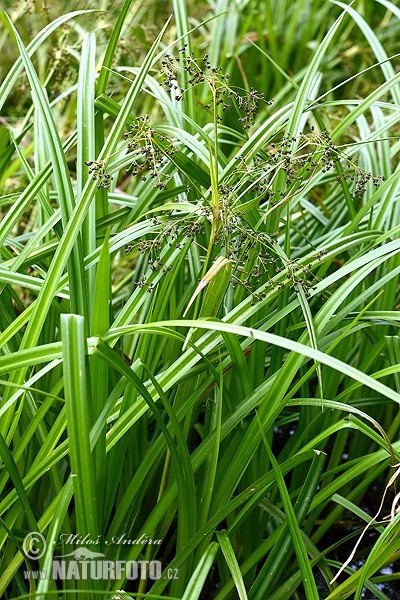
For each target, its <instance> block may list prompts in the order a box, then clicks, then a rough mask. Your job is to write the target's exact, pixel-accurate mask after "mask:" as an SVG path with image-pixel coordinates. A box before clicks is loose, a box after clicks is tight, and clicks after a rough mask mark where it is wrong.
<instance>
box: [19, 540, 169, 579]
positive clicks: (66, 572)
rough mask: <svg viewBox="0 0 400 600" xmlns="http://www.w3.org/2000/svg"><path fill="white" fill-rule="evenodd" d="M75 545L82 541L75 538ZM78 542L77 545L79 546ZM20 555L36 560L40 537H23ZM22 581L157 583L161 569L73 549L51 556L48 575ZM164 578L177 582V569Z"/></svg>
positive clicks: (155, 563) (42, 546) (30, 574)
mask: <svg viewBox="0 0 400 600" xmlns="http://www.w3.org/2000/svg"><path fill="white" fill-rule="evenodd" d="M75 539H76V540H77V541H78V540H79V541H81V540H83V539H84V538H79V536H75ZM79 541H78V543H79ZM22 548H23V551H24V554H25V555H26V557H27V558H29V559H31V560H38V559H40V558H42V556H44V554H45V552H46V540H45V538H44V536H43V535H42V534H41V533H39V532H37V531H35V532H31V533H30V534H28V535H27V536H25V539H24V542H23V545H22ZM24 576H25V579H53V580H55V581H57V580H70V579H73V580H88V579H93V580H96V579H97V580H119V579H127V580H129V581H132V580H137V579H151V580H157V579H160V578H161V576H162V565H161V562H160V561H159V560H108V559H107V558H106V555H105V554H103V553H102V552H94V551H93V550H90V549H89V548H87V547H86V546H81V547H78V548H75V549H74V550H73V551H72V552H70V553H69V554H62V555H60V556H54V557H53V559H52V564H51V573H49V572H48V571H25V572H24ZM164 576H165V577H166V578H168V579H177V578H178V571H177V569H167V572H166V573H165V574H164Z"/></svg>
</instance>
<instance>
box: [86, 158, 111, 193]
mask: <svg viewBox="0 0 400 600" xmlns="http://www.w3.org/2000/svg"><path fill="white" fill-rule="evenodd" d="M85 165H86V166H87V167H89V175H91V176H92V178H93V179H95V180H97V181H98V182H99V183H98V186H97V187H98V188H99V189H100V188H104V189H108V188H109V187H110V183H111V175H110V174H109V173H107V172H106V169H105V163H104V161H103V160H91V161H87V162H85Z"/></svg>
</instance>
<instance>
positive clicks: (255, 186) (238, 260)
mask: <svg viewBox="0 0 400 600" xmlns="http://www.w3.org/2000/svg"><path fill="white" fill-rule="evenodd" d="M281 169H282V170H283V171H284V172H285V186H284V187H283V189H280V190H278V191H276V190H275V189H274V185H273V182H274V174H276V173H277V171H279V170H281ZM317 172H321V173H323V174H324V175H326V182H327V183H328V184H330V185H332V184H333V185H334V183H335V181H338V182H339V181H340V182H341V181H342V180H346V181H348V182H349V183H350V186H349V187H350V189H351V190H352V191H351V195H352V197H353V198H354V199H356V198H358V197H360V195H361V194H363V193H364V192H365V186H366V185H367V183H368V182H369V181H372V182H373V184H374V185H379V183H380V181H381V180H382V179H384V178H383V177H373V176H372V175H371V174H370V173H366V172H365V171H363V170H362V169H359V168H358V166H357V163H356V161H355V160H354V159H353V158H352V157H351V156H348V155H346V154H345V153H344V152H343V151H342V150H341V149H340V148H339V147H337V146H335V144H334V143H333V142H332V140H331V138H330V136H329V134H328V133H327V132H325V131H323V132H321V133H315V132H314V131H313V130H311V132H310V133H309V134H307V135H306V134H300V135H299V136H297V137H293V136H283V137H282V138H281V140H280V141H279V142H276V143H275V144H270V145H269V147H268V148H267V149H265V150H264V151H263V152H261V153H260V154H259V155H258V156H256V157H255V158H253V159H252V161H251V162H250V163H248V162H246V160H245V158H243V157H239V158H238V160H237V166H236V169H235V171H234V173H233V174H232V175H231V176H230V178H229V179H227V180H224V181H223V182H221V183H220V184H219V187H218V209H217V211H216V210H215V206H212V205H211V201H210V199H204V198H198V199H197V200H196V201H195V202H196V205H197V210H196V211H195V212H190V213H189V214H188V215H185V216H183V217H182V215H181V214H173V213H172V214H171V212H170V211H166V212H165V214H164V215H163V217H162V221H160V220H159V219H158V218H154V219H153V220H154V224H155V225H160V231H159V232H158V233H157V234H156V236H155V237H154V238H153V239H145V240H141V241H140V243H139V248H138V250H139V252H141V253H145V254H146V255H148V256H150V260H149V265H150V268H151V269H152V270H160V269H163V270H164V272H166V271H165V268H166V267H165V265H164V264H163V262H162V260H161V259H160V258H159V256H160V254H161V250H162V249H163V248H164V247H165V246H166V245H169V246H172V245H175V247H176V248H178V249H179V248H182V247H183V245H184V243H183V242H182V240H184V239H186V240H188V239H189V240H192V241H193V242H194V243H197V244H198V245H199V246H204V245H207V243H208V242H207V232H209V227H210V223H212V222H213V219H214V215H215V212H216V213H217V214H218V223H219V224H218V229H217V233H216V236H215V239H214V245H215V246H217V247H220V248H221V254H224V255H225V256H226V257H227V258H228V259H229V260H230V261H231V264H233V265H234V266H235V270H234V273H233V275H232V278H231V282H232V285H233V287H236V286H237V285H240V286H243V287H244V288H245V289H246V290H247V292H248V293H249V294H251V295H252V300H253V302H256V301H261V300H263V298H264V297H265V296H266V293H267V290H268V288H272V287H276V288H277V289H283V288H284V287H285V286H287V285H288V282H287V279H289V280H290V285H289V287H290V289H292V290H293V292H294V293H298V292H299V287H301V288H302V289H303V291H304V294H305V296H306V297H307V298H308V297H310V295H311V292H312V291H315V289H316V288H315V286H316V284H317V283H318V282H319V280H318V278H317V277H316V276H315V275H314V273H313V270H314V268H315V263H314V264H312V263H309V264H303V261H294V260H290V261H287V260H285V259H283V258H282V257H281V256H280V255H279V254H278V253H277V252H276V249H275V248H274V243H275V240H276V238H277V237H278V235H279V230H277V231H275V232H269V233H266V232H263V231H259V230H255V229H254V228H253V227H251V226H250V224H249V223H248V222H247V220H246V213H244V212H243V211H242V210H240V207H241V204H242V203H243V202H247V201H249V200H251V199H254V200H256V201H257V202H258V203H259V204H258V205H259V210H260V213H261V215H262V213H263V212H264V211H265V214H268V213H269V212H271V210H273V209H274V208H275V207H276V205H277V204H279V203H282V202H285V201H286V200H287V199H290V198H293V196H294V195H296V194H301V192H302V190H304V186H305V184H307V183H308V182H309V181H310V179H311V178H312V177H313V176H314V175H315V174H316V173H317ZM332 172H334V173H335V174H337V173H341V175H340V176H339V175H336V178H335V177H332ZM321 182H322V183H323V182H324V180H323V179H322V180H321V178H319V179H318V183H319V184H321ZM325 253H326V251H325V250H321V251H319V252H318V253H317V255H316V260H317V264H318V263H320V264H323V258H324V254H325ZM282 272H286V275H285V278H284V279H283V278H280V280H279V281H276V277H275V276H276V275H277V274H279V273H282ZM263 284H264V285H263ZM260 290H262V291H260Z"/></svg>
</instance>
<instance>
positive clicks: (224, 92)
mask: <svg viewBox="0 0 400 600" xmlns="http://www.w3.org/2000/svg"><path fill="white" fill-rule="evenodd" d="M161 65H162V70H161V75H162V76H163V80H162V82H161V84H160V85H163V86H164V87H165V88H166V89H167V90H168V91H169V92H171V91H172V90H174V91H175V92H176V96H175V97H176V99H177V100H178V101H179V100H182V99H183V97H184V95H185V93H186V91H187V90H188V89H189V88H192V87H195V86H197V85H200V84H208V85H209V87H210V88H211V90H212V92H213V98H214V102H215V108H217V107H221V108H222V110H223V111H225V110H227V109H228V108H231V107H232V104H235V105H236V108H237V109H238V111H239V112H244V115H243V116H242V117H239V118H238V121H239V122H240V123H241V124H242V126H243V128H244V129H248V128H249V127H251V126H252V125H254V123H255V117H256V113H257V110H258V106H259V104H260V102H264V103H265V104H267V105H270V104H272V102H271V101H269V100H266V99H265V96H264V94H263V93H261V92H258V91H257V90H255V89H254V88H251V90H250V92H246V91H245V90H243V91H242V92H241V93H239V92H238V91H236V90H234V89H232V88H231V87H229V85H228V80H229V74H225V75H224V74H223V73H222V68H221V67H212V66H211V63H210V61H209V57H208V54H205V55H204V56H203V58H201V59H197V58H195V55H194V53H193V52H192V53H191V54H188V52H187V45H185V46H183V47H182V48H181V49H180V50H179V52H178V56H177V57H173V56H171V55H170V54H167V55H166V56H165V57H164V59H163V60H162V61H161ZM182 71H185V72H186V78H185V88H183V87H180V85H179V82H178V77H179V75H178V73H180V72H182ZM205 108H208V109H210V108H213V106H212V103H209V104H206V105H205ZM215 119H216V120H217V122H219V121H221V120H222V117H221V116H220V115H218V114H216V115H215Z"/></svg>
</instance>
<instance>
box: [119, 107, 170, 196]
mask: <svg viewBox="0 0 400 600" xmlns="http://www.w3.org/2000/svg"><path fill="white" fill-rule="evenodd" d="M149 122H150V117H149V115H144V116H140V117H136V119H135V120H134V122H133V124H132V125H131V128H130V130H129V131H128V132H127V133H125V134H124V139H125V140H129V141H128V149H129V150H131V151H136V152H137V158H134V159H133V161H132V163H131V165H130V166H129V168H128V169H127V172H128V173H131V174H132V175H141V178H142V181H146V180H147V177H150V179H152V180H153V185H154V187H156V188H158V189H160V190H162V189H163V188H164V187H165V185H166V182H167V181H168V180H169V179H170V175H169V174H168V173H164V172H163V171H162V168H163V167H165V166H166V165H167V163H168V158H169V157H171V156H172V155H173V154H175V152H177V151H178V150H177V148H176V147H175V146H174V144H173V142H172V141H171V140H170V139H169V138H167V137H166V136H164V135H161V134H160V133H158V132H157V131H156V129H154V128H153V127H151V126H150V124H149Z"/></svg>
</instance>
